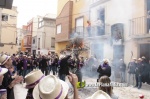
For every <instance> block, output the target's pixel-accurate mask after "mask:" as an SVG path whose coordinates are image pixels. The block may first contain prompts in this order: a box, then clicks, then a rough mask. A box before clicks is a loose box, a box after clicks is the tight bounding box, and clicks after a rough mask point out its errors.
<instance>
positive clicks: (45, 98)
mask: <svg viewBox="0 0 150 99" xmlns="http://www.w3.org/2000/svg"><path fill="white" fill-rule="evenodd" d="M68 89H69V86H68V84H67V83H66V82H64V81H62V80H60V79H58V78H56V77H55V76H53V75H48V76H45V77H44V78H43V79H41V81H40V82H39V84H37V85H36V86H35V88H34V89H33V98H34V99H65V97H66V96H67V94H68Z"/></svg>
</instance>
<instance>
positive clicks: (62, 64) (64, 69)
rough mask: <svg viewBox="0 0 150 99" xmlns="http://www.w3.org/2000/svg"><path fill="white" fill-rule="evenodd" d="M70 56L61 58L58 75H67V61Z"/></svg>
mask: <svg viewBox="0 0 150 99" xmlns="http://www.w3.org/2000/svg"><path fill="white" fill-rule="evenodd" d="M70 57H71V56H66V57H65V58H63V59H62V60H61V61H60V69H59V74H60V75H61V74H66V75H69V63H68V59H69V58H70Z"/></svg>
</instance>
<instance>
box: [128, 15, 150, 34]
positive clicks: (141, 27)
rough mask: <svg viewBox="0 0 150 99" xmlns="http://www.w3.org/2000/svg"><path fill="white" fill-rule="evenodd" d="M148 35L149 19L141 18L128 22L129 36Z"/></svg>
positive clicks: (149, 32)
mask: <svg viewBox="0 0 150 99" xmlns="http://www.w3.org/2000/svg"><path fill="white" fill-rule="evenodd" d="M147 34H150V17H148V16H143V17H138V18H134V19H131V20H130V35H131V36H134V35H147Z"/></svg>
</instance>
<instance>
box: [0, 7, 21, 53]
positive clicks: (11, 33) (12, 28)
mask: <svg viewBox="0 0 150 99" xmlns="http://www.w3.org/2000/svg"><path fill="white" fill-rule="evenodd" d="M2 13H5V14H8V21H2V23H1V24H2V28H1V42H2V43H6V45H5V46H4V47H1V48H0V52H1V51H6V52H8V53H10V54H12V53H16V52H17V51H18V49H17V46H16V45H14V44H16V37H17V28H16V26H17V14H18V13H17V7H12V9H10V10H9V9H3V10H2ZM9 43H13V45H8V44H9Z"/></svg>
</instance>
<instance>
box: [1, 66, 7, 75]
mask: <svg viewBox="0 0 150 99" xmlns="http://www.w3.org/2000/svg"><path fill="white" fill-rule="evenodd" d="M7 71H8V69H7V68H1V67H0V75H3V74H5V73H6V72H7Z"/></svg>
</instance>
